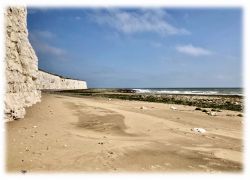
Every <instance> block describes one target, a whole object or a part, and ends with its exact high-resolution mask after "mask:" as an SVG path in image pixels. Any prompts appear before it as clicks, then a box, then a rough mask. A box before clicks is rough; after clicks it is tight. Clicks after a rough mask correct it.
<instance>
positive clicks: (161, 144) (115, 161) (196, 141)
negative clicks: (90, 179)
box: [6, 94, 243, 173]
mask: <svg viewBox="0 0 250 180" xmlns="http://www.w3.org/2000/svg"><path fill="white" fill-rule="evenodd" d="M173 106H174V108H173ZM175 108H176V109H175ZM195 108H196V107H194V106H184V105H172V104H164V103H153V102H142V101H128V100H118V99H109V98H101V97H70V96H63V95H58V94H43V95H42V101H41V102H40V103H37V104H36V105H34V106H32V107H30V108H28V109H27V114H26V116H25V118H24V119H20V120H17V121H12V122H8V123H6V170H7V171H8V172H17V173H21V172H23V173H32V172H242V170H243V162H242V161H243V158H242V155H243V140H242V138H243V128H242V125H243V117H239V116H237V114H239V112H236V111H229V110H223V111H222V112H216V116H210V115H208V114H206V113H204V112H202V111H197V110H195ZM207 110H209V108H207ZM193 128H203V129H205V130H206V132H205V133H198V132H195V131H192V129H193Z"/></svg>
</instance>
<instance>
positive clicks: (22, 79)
mask: <svg viewBox="0 0 250 180" xmlns="http://www.w3.org/2000/svg"><path fill="white" fill-rule="evenodd" d="M26 16H27V10H26V8H21V7H20V8H16V7H15V8H12V7H10V8H8V9H7V11H6V13H5V26H6V29H5V31H6V32H5V35H6V41H5V45H6V54H5V64H6V67H5V74H6V95H5V119H6V120H13V119H18V118H23V117H24V114H25V107H28V106H31V105H32V104H35V103H36V102H39V101H40V98H41V92H40V91H39V90H37V71H38V60H37V57H36V54H35V52H34V50H33V48H32V47H31V45H30V43H29V40H28V30H27V22H26Z"/></svg>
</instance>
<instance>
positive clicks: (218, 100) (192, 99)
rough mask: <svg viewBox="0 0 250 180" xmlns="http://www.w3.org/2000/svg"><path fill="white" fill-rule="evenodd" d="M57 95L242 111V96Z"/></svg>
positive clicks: (128, 92)
mask: <svg viewBox="0 0 250 180" xmlns="http://www.w3.org/2000/svg"><path fill="white" fill-rule="evenodd" d="M57 93H63V94H68V95H71V96H72V95H73V96H94V97H106V98H115V99H124V100H137V101H148V102H159V103H168V104H181V105H188V106H196V107H199V108H215V109H224V110H233V111H240V112H242V111H243V110H244V106H243V96H237V95H187V94H178V95H177V94H152V93H143V94H141V93H136V91H135V90H131V89H86V90H66V91H60V92H57Z"/></svg>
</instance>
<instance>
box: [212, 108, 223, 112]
mask: <svg viewBox="0 0 250 180" xmlns="http://www.w3.org/2000/svg"><path fill="white" fill-rule="evenodd" d="M211 111H215V112H222V111H221V110H219V109H214V108H213V109H211Z"/></svg>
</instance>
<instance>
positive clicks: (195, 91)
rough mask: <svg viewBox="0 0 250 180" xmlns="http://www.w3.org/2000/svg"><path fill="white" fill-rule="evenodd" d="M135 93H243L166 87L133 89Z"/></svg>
mask: <svg viewBox="0 0 250 180" xmlns="http://www.w3.org/2000/svg"><path fill="white" fill-rule="evenodd" d="M133 90H135V91H136V93H152V94H194V95H243V94H242V93H239V92H232V91H229V92H224V91H219V90H217V91H215V90H204V91H198V90H193V91H192V90H166V89H161V90H159V89H133Z"/></svg>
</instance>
